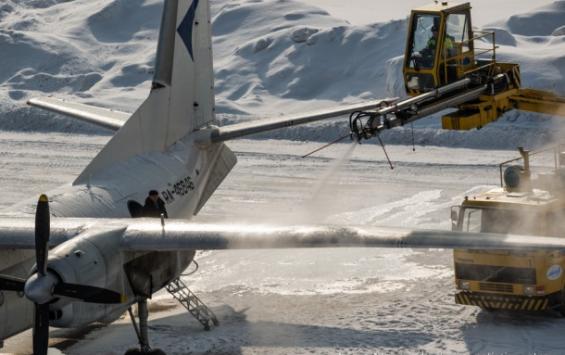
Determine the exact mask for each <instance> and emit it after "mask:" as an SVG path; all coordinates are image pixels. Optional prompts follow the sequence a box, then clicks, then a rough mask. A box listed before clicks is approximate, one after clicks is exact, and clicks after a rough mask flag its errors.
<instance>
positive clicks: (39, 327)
mask: <svg viewBox="0 0 565 355" xmlns="http://www.w3.org/2000/svg"><path fill="white" fill-rule="evenodd" d="M48 348H49V304H48V303H46V304H37V303H36V304H35V321H34V324H33V354H34V355H47V349H48Z"/></svg>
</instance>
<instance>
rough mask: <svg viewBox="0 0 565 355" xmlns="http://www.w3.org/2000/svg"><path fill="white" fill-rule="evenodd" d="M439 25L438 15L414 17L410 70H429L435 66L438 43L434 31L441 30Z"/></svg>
mask: <svg viewBox="0 0 565 355" xmlns="http://www.w3.org/2000/svg"><path fill="white" fill-rule="evenodd" d="M439 23H440V21H439V16H436V15H427V14H421V15H416V16H415V17H414V23H413V26H412V28H413V31H414V33H413V34H412V45H411V47H410V59H411V60H410V61H409V62H410V64H409V65H410V68H416V67H418V68H428V69H429V68H432V67H433V66H434V60H435V49H436V47H437V46H436V44H437V43H436V39H435V38H434V32H433V30H434V29H435V30H438V29H439ZM436 33H437V32H436Z"/></svg>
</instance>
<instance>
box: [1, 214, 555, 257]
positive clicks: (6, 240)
mask: <svg viewBox="0 0 565 355" xmlns="http://www.w3.org/2000/svg"><path fill="white" fill-rule="evenodd" d="M164 224H165V225H164V226H162V225H161V221H160V220H159V219H135V220H134V219H92V218H89V219H76V218H53V219H52V221H51V235H52V237H53V238H52V239H51V240H50V245H51V246H52V247H53V246H56V245H58V244H60V243H63V242H65V241H66V240H69V239H71V238H73V237H75V236H77V235H78V234H80V233H83V232H86V231H88V234H89V237H95V236H96V235H97V231H99V232H100V234H101V235H105V236H106V237H107V236H108V233H115V238H119V240H120V245H121V249H122V250H123V251H132V252H137V251H177V250H223V249H289V248H424V249H426V248H447V249H481V250H482V249H494V250H508V249H511V250H528V251H531V250H565V239H563V238H557V237H542V236H527V235H503V234H489V233H462V232H452V231H446V230H424V229H407V228H388V227H372V226H320V225H318V226H276V225H260V224H254V225H250V224H245V225H239V224H201V223H192V222H189V221H185V220H174V219H170V220H166V221H165V223H164ZM34 240H35V228H34V219H33V218H0V249H33V248H34V246H35V241H34Z"/></svg>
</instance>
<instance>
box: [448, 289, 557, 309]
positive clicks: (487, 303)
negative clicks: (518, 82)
mask: <svg viewBox="0 0 565 355" xmlns="http://www.w3.org/2000/svg"><path fill="white" fill-rule="evenodd" d="M550 301H551V297H550V296H540V297H528V296H515V295H493V294H488V293H476V292H458V293H456V294H455V303H457V304H462V305H470V306H478V307H481V308H484V309H502V310H513V311H545V310H549V309H552V308H553V307H554V306H555V305H554V304H553V302H550Z"/></svg>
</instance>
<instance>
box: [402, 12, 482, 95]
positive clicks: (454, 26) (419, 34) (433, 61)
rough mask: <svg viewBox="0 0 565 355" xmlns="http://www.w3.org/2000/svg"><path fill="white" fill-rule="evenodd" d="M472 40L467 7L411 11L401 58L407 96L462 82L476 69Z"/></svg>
mask: <svg viewBox="0 0 565 355" xmlns="http://www.w3.org/2000/svg"><path fill="white" fill-rule="evenodd" d="M474 40H475V38H474V37H473V30H472V27H471V5H470V4H469V3H464V4H457V5H450V4H448V2H437V3H434V4H432V5H428V6H425V7H421V8H418V9H415V10H413V11H412V13H411V16H410V21H409V29H408V38H407V43H406V51H405V53H406V55H405V57H404V81H405V85H406V92H407V93H408V94H409V95H411V96H415V95H419V94H421V93H424V92H427V91H430V90H432V89H434V88H438V87H440V86H443V85H446V84H449V83H452V82H454V81H457V80H460V79H461V78H463V77H464V76H465V75H466V73H467V72H468V71H469V70H470V69H471V68H474V67H476V62H475V53H474Z"/></svg>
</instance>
